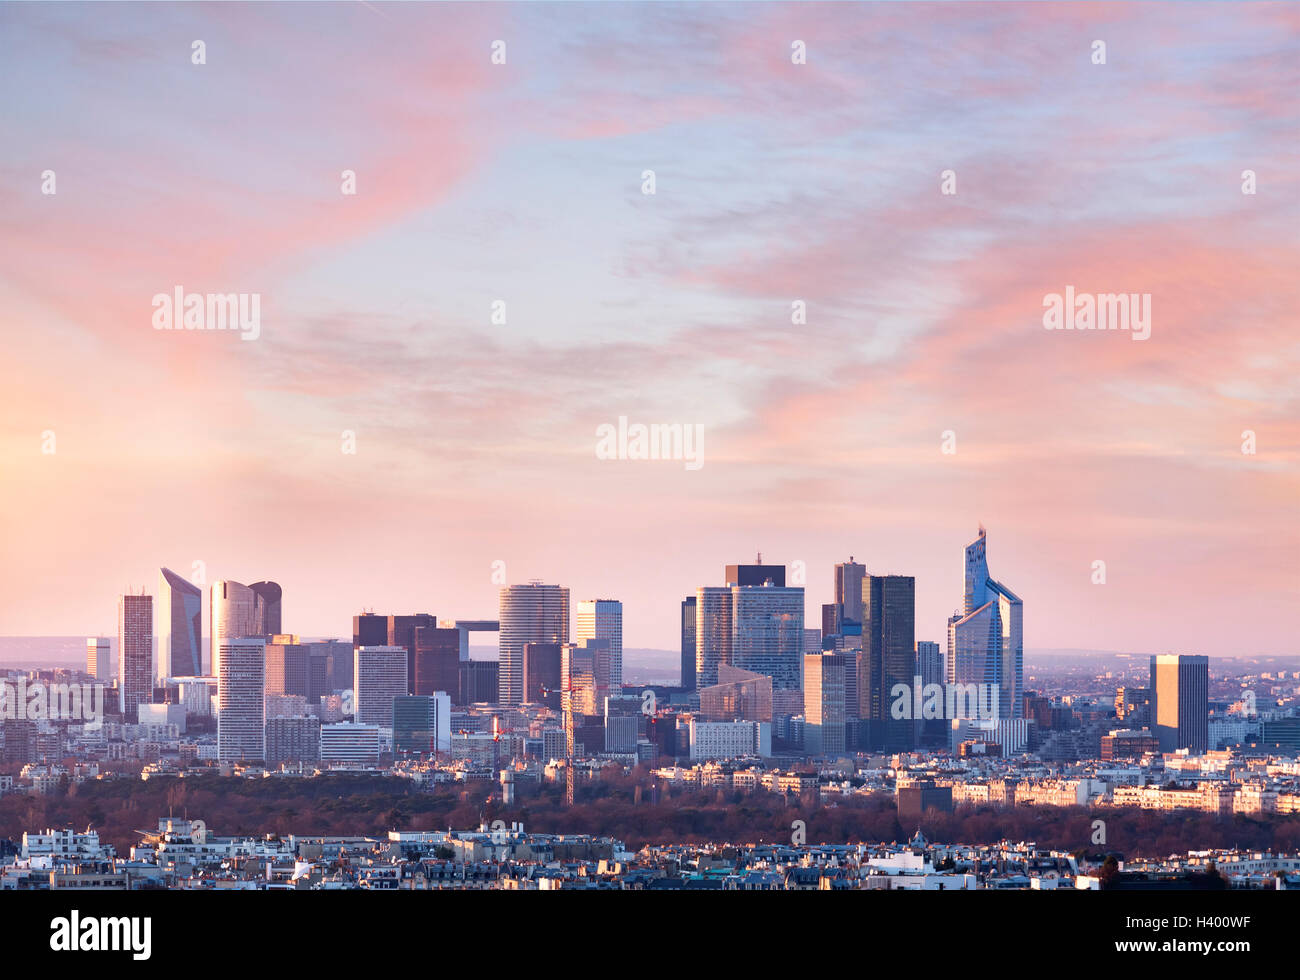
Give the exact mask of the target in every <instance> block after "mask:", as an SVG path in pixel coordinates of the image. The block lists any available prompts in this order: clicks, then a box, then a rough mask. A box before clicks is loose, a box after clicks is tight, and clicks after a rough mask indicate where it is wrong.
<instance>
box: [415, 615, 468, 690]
mask: <svg viewBox="0 0 1300 980" xmlns="http://www.w3.org/2000/svg"><path fill="white" fill-rule="evenodd" d="M463 635H464V634H463V633H462V632H461V631H460V630H458V629H456V628H455V627H446V628H444V627H441V626H417V627H416V628H415V634H414V637H415V650H414V651H413V653H412V657H413V659H414V662H415V669H414V670H413V671H410V670H408V671H407V673H408V674H409V675H411V691H412V693H414V694H419V695H427V696H432V695H434V694H437V693H439V692H442V693H443V694H446V695H448V696H454V695H455V694H456V689H457V686H458V685H459V683H460V644H461V637H462V636H463Z"/></svg>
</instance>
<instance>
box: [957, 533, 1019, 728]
mask: <svg viewBox="0 0 1300 980" xmlns="http://www.w3.org/2000/svg"><path fill="white" fill-rule="evenodd" d="M985 536H986V533H985V531H984V528H983V526H981V527H980V529H979V537H977V538H976V539H975V540H974V541H973V542H971V544H969V545H968V546H967V547H966V591H965V595H964V597H963V600H962V611H961V613H960V614H959V615H955V616H953V617H952V618H951V619H950V620H948V659H947V663H946V665H945V669H946V671H947V675H948V676H947V680H948V683H950V684H963V685H965V684H976V685H992V686H991V687H989V688H987V690H996V691H997V692H998V699H997V705H998V717H999V718H1001V719H1008V718H1020V717H1023V716H1022V714H1021V712H1022V710H1023V699H1022V694H1023V693H1024V660H1025V648H1024V637H1023V619H1024V607H1023V603H1022V602H1021V601H1020V598H1019V597H1018V596H1017V595H1015V594H1014V593H1013V592H1012V591H1011V590H1010V589H1008V588H1007V587H1006V586H1004V585H1002V584H1001V583H1000V582H996V581H994V580H993V579H992V578H990V577H989V567H988V559H987V556H986V554H985Z"/></svg>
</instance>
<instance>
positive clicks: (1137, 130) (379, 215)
mask: <svg viewBox="0 0 1300 980" xmlns="http://www.w3.org/2000/svg"><path fill="white" fill-rule="evenodd" d="M307 16H309V17H310V18H311V23H312V24H313V26H314V28H315V29H313V30H305V29H304V28H303V18H304V17H307ZM194 38H202V39H204V41H205V42H206V45H207V63H206V64H204V65H201V66H196V65H193V64H191V62H190V45H191V42H192V40H193V39H194ZM1096 38H1103V39H1105V40H1106V42H1107V44H1108V59H1107V63H1106V64H1105V65H1094V64H1092V63H1091V61H1090V60H1089V50H1090V45H1091V43H1092V41H1093V40H1094V39H1096ZM496 39H505V40H506V41H507V43H508V45H509V47H508V52H509V56H508V61H507V63H506V64H504V65H494V64H492V63H491V61H490V51H491V44H492V42H493V41H494V40H496ZM793 39H800V40H803V41H804V42H805V43H806V45H807V50H808V60H807V64H805V65H793V64H791V61H790V44H791V41H792V40H793ZM0 85H2V86H3V87H4V89H5V90H6V91H9V92H11V93H12V92H26V93H40V97H39V98H23V99H11V100H6V102H7V104H6V107H5V109H4V111H3V113H0V202H3V207H0V239H3V251H4V254H5V256H6V258H5V261H4V262H3V263H0V304H2V305H0V309H3V310H4V316H3V319H2V320H0V331H3V339H4V343H5V348H6V353H7V355H8V356H7V363H8V364H9V365H10V367H11V370H10V371H9V372H7V376H6V381H7V383H6V386H5V390H4V391H3V393H0V409H2V410H0V460H3V467H2V468H0V539H2V540H4V542H5V546H4V557H3V560H0V592H2V594H3V595H4V600H3V602H0V635H10V636H13V635H24V636H26V635H51V634H58V635H76V634H83V635H92V634H99V635H110V634H114V633H115V632H116V599H117V596H118V595H119V594H121V593H122V592H123V591H124V590H125V589H126V588H127V587H128V586H133V587H135V588H139V587H140V586H142V585H143V586H145V587H146V588H147V589H148V590H149V591H150V592H151V593H153V592H155V590H156V583H157V575H158V568H159V567H160V566H164V565H165V566H168V567H170V568H173V569H175V570H177V571H178V572H180V573H182V574H186V575H188V574H189V570H190V569H191V568H192V563H193V562H194V561H202V562H204V563H205V566H206V577H207V581H208V582H212V581H215V580H217V579H220V578H232V579H236V580H239V581H243V582H252V581H257V580H261V579H271V580H274V581H276V582H279V583H280V584H281V585H282V586H283V587H284V600H283V602H284V627H285V629H286V630H290V631H292V632H295V633H299V634H301V635H305V636H307V635H310V636H318V635H319V636H340V637H342V636H348V635H350V633H351V617H352V616H353V615H354V614H356V613H358V612H360V611H361V610H362V609H363V608H365V609H373V610H374V611H376V612H379V613H410V612H431V613H435V614H436V615H438V616H440V617H446V618H495V617H496V615H497V585H496V584H495V583H494V582H493V573H494V566H493V563H494V562H498V561H500V562H504V563H505V566H504V567H505V573H506V580H507V581H508V582H522V581H527V580H530V579H541V580H544V581H547V582H556V583H559V584H562V585H565V586H568V587H569V588H570V590H571V596H572V598H573V600H574V601H576V600H578V599H580V598H589V597H611V598H617V599H620V600H622V601H623V603H624V636H625V644H626V646H628V647H629V648H632V647H644V648H656V649H666V650H672V649H675V648H676V645H677V639H678V636H677V630H678V603H679V602H680V601H681V599H682V598H683V597H684V596H686V595H688V594H692V593H693V592H694V590H695V589H696V588H697V587H698V586H701V585H715V584H721V582H722V570H723V566H724V565H725V564H727V563H738V562H748V561H752V560H753V559H754V556H755V554H756V553H757V552H760V551H761V552H762V554H763V560H764V561H765V562H768V563H772V564H777V563H780V564H787V565H789V564H792V563H793V562H796V561H800V562H803V564H804V567H805V568H806V571H807V582H806V585H807V605H806V609H805V616H806V624H807V625H808V626H816V625H817V624H818V620H819V615H818V614H819V610H820V605H821V603H823V602H827V601H830V599H831V590H832V584H833V578H832V567H833V565H834V563H835V562H839V561H847V560H848V559H849V557H850V556H853V557H855V558H856V559H857V560H858V561H860V562H862V563H864V564H865V565H866V566H867V569H868V570H869V571H870V572H873V573H878V574H906V575H914V576H915V577H916V585H917V626H916V635H917V638H918V639H930V640H935V641H938V642H940V643H943V641H944V638H945V635H944V628H945V622H946V619H947V617H948V616H949V615H950V614H951V613H952V612H953V610H954V609H955V608H957V607H958V606H960V603H961V591H962V549H963V548H964V547H965V545H966V544H968V543H969V542H970V541H971V540H973V538H974V536H975V533H976V527H977V525H978V524H979V523H980V522H983V524H984V525H985V526H986V527H987V528H988V549H989V554H988V558H989V569H990V572H991V574H992V576H993V577H994V578H995V579H997V580H999V581H1001V582H1003V583H1005V584H1006V585H1007V587H1009V588H1010V589H1012V590H1013V591H1015V592H1016V593H1017V594H1018V595H1019V596H1020V597H1021V598H1022V599H1023V600H1024V604H1025V622H1024V630H1025V643H1026V648H1027V650H1033V649H1038V648H1083V649H1097V650H1148V651H1151V652H1165V651H1172V652H1177V653H1205V654H1209V655H1211V656H1227V655H1255V654H1291V653H1294V652H1296V649H1297V648H1296V641H1295V639H1294V632H1295V631H1294V621H1295V614H1296V611H1297V608H1300V557H1298V556H1300V547H1298V546H1300V466H1298V463H1300V421H1298V420H1300V383H1298V382H1297V379H1298V378H1300V332H1297V326H1300V324H1298V322H1297V321H1298V319H1300V316H1298V312H1300V276H1297V275H1296V269H1297V268H1300V240H1298V239H1297V235H1296V228H1297V227H1300V146H1298V145H1297V139H1296V134H1297V132H1300V102H1298V101H1297V100H1296V98H1295V92H1296V91H1297V90H1298V89H1300V8H1297V7H1294V6H1292V7H1288V6H1282V5H1270V4H1252V3H1243V4H1236V3H1233V4H1218V3H1207V4H1198V5H1195V6H1194V7H1174V6H1172V5H1171V6H1164V5H1147V4H1142V5H1125V6H1109V5H1105V6H1101V5H1088V4H1052V5H1045V4H1000V3H998V4H978V3H968V4H960V5H953V6H950V7H945V8H943V9H942V10H941V12H939V13H938V14H937V13H936V11H935V10H934V9H931V8H927V7H920V6H915V5H911V4H894V3H887V4H880V5H862V6H849V5H838V4H836V5H827V6H821V5H801V6H792V5H786V4H779V3H763V4H757V5H750V4H740V3H737V4H726V5H722V4H710V5H701V6H699V7H679V6H676V5H658V4H645V5H642V4H618V5H611V6H606V7H591V6H587V5H558V6H543V5H535V4H528V5H516V4H489V5H474V6H471V5H466V4H455V5H448V6H436V7H435V6H426V5H416V4H395V5H380V8H379V9H375V8H373V7H367V6H362V5H342V4H339V5H325V6H314V5H312V6H307V5H296V4H295V5H292V6H288V7H282V6H279V5H222V6H198V5H194V6H175V7H174V6H168V5H161V4H149V5H142V6H134V5H116V4H114V5H96V4H90V5H81V4H59V5H29V4H6V5H3V6H2V7H0ZM47 169H52V170H54V171H56V172H57V179H58V190H57V194H55V195H51V196H46V195H43V194H42V193H41V174H42V172H43V171H45V170H47ZM345 169H351V170H354V171H355V172H356V174H357V188H358V190H357V194H356V195H355V196H343V195H341V194H340V173H341V172H342V171H343V170H345ZM647 169H650V170H654V171H655V174H656V184H657V186H656V193H655V194H654V195H646V194H643V193H642V185H643V176H642V175H643V172H644V171H645V170H647ZM948 169H951V170H952V171H953V172H954V173H955V174H956V179H957V193H956V194H955V195H953V196H943V195H941V194H940V174H941V173H942V172H943V171H945V170H948ZM1245 170H1251V171H1253V172H1254V173H1255V174H1257V175H1258V191H1257V193H1256V194H1255V195H1244V194H1242V192H1241V188H1242V177H1241V175H1242V172H1243V171H1245ZM177 285H180V286H183V287H184V288H185V289H187V290H196V291H202V292H209V291H211V292H222V293H224V292H246V293H259V294H260V295H261V297H262V306H261V311H262V322H261V332H260V336H259V337H258V339H257V340H255V341H243V340H241V339H240V337H239V335H238V334H237V333H228V332H201V331H193V332H189V331H157V330H154V329H153V328H152V327H151V322H150V321H151V314H152V309H151V297H153V296H154V295H155V294H158V293H167V292H169V291H170V290H171V289H173V287H175V286H177ZM1067 286H1073V287H1075V288H1076V289H1078V290H1089V291H1094V292H1121V291H1123V292H1137V293H1150V294H1151V295H1152V298H1153V302H1152V307H1153V327H1152V333H1151V336H1150V338H1149V339H1147V340H1145V341H1141V342H1134V341H1133V340H1132V339H1131V338H1130V337H1129V336H1127V335H1125V334H1123V333H1118V332H1114V333H1075V332H1059V331H1048V330H1044V329H1043V325H1042V315H1043V297H1044V294H1046V293H1050V292H1056V291H1060V290H1064V289H1065V288H1066V287H1067ZM498 300H500V301H503V302H504V303H505V304H506V307H507V311H508V312H507V318H506V322H505V323H493V322H492V321H491V311H492V304H493V303H494V302H496V301H498ZM795 301H803V302H805V303H806V304H807V323H806V324H797V325H796V324H792V322H791V304H792V303H793V302H795ZM621 416H626V417H628V418H629V419H631V420H632V421H634V422H641V423H645V424H649V423H681V424H685V425H703V426H704V431H705V434H706V437H705V440H704V456H703V461H704V465H703V466H702V468H700V469H698V470H695V471H692V470H688V469H687V468H686V467H684V466H683V465H682V463H681V462H673V461H630V460H606V459H599V458H597V455H596V453H595V445H596V434H597V430H598V428H599V427H600V426H602V425H606V424H614V423H617V421H618V419H619V418H620V417H621ZM1247 430H1249V431H1250V432H1252V433H1254V436H1255V440H1256V446H1257V450H1256V452H1255V454H1253V455H1247V454H1244V453H1243V452H1242V444H1243V433H1244V432H1245V431H1247ZM345 431H347V432H352V433H354V434H355V441H356V453H355V454H346V453H344V452H342V451H341V448H340V444H341V433H343V432H345ZM46 432H52V433H54V435H55V437H56V440H57V451H55V452H54V453H44V452H42V446H43V441H44V437H43V433H46ZM945 432H952V433H954V434H955V446H956V452H955V453H953V454H945V453H943V452H942V450H941V446H942V444H943V440H944V433H945ZM1097 560H1101V561H1104V562H1105V563H1106V584H1104V585H1094V584H1093V581H1092V579H1093V562H1094V561H1097ZM204 615H205V623H204V628H205V630H206V629H207V623H206V615H207V613H206V603H205V613H204Z"/></svg>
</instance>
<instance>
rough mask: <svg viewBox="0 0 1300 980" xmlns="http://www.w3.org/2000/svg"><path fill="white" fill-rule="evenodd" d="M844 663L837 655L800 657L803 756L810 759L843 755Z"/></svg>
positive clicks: (842, 656)
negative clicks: (801, 670) (801, 668)
mask: <svg viewBox="0 0 1300 980" xmlns="http://www.w3.org/2000/svg"><path fill="white" fill-rule="evenodd" d="M844 659H845V658H844V655H843V654H839V653H809V654H806V655H805V656H804V660H803V676H804V688H803V706H804V707H803V715H804V729H803V731H804V752H805V753H806V754H808V755H810V756H834V755H841V754H843V752H844V748H845V744H844V723H845V710H844Z"/></svg>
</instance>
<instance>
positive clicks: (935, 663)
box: [915, 640, 944, 686]
mask: <svg viewBox="0 0 1300 980" xmlns="http://www.w3.org/2000/svg"><path fill="white" fill-rule="evenodd" d="M915 670H916V675H917V676H918V677H920V678H921V684H922V685H923V686H924V685H929V684H939V685H942V684H943V683H944V669H943V653H942V652H941V651H940V650H939V644H938V643H934V642H932V641H930V640H917V641H916V668H915Z"/></svg>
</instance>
